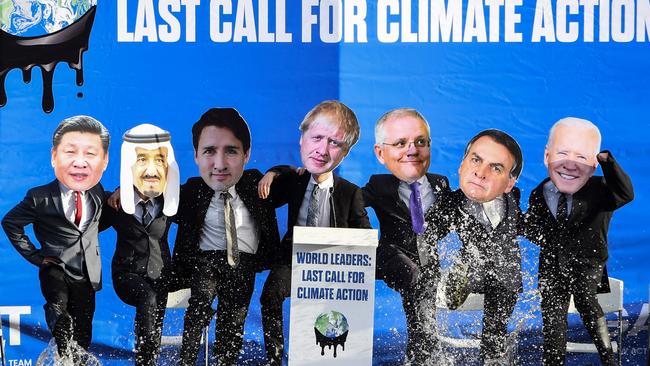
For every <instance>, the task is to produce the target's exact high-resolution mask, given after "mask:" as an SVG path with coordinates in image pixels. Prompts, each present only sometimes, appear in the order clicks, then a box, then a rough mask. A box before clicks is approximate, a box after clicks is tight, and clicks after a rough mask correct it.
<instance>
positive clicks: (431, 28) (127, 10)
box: [117, 0, 650, 43]
mask: <svg viewBox="0 0 650 366" xmlns="http://www.w3.org/2000/svg"><path fill="white" fill-rule="evenodd" d="M289 6H290V7H300V10H299V11H297V9H293V8H290V9H288V8H287V7H289ZM205 7H207V9H203V8H205ZM288 10H291V11H288ZM294 14H295V16H298V17H300V20H299V21H298V22H295V21H294V22H290V21H288V19H287V16H288V15H294ZM199 16H201V18H200V19H199ZM205 18H207V19H205ZM529 18H530V19H529ZM524 20H525V21H524ZM197 24H198V25H199V26H197ZM296 24H298V25H296ZM291 25H293V28H296V29H291ZM371 28H372V29H371ZM199 32H203V33H205V36H206V37H202V36H201V35H199V36H198V37H197V34H198V33H199ZM197 39H199V40H201V39H209V40H211V41H212V42H215V43H227V42H234V43H257V42H260V43H274V42H275V43H291V42H301V43H311V42H315V41H320V42H324V43H340V42H342V43H367V42H374V41H375V40H376V41H377V42H379V43H439V42H445V43H446V42H450V43H472V42H533V43H537V42H563V43H570V42H648V41H649V40H650V0H300V1H296V0H291V1H287V0H117V41H118V42H197Z"/></svg>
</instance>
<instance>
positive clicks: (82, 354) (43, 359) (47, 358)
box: [36, 338, 102, 366]
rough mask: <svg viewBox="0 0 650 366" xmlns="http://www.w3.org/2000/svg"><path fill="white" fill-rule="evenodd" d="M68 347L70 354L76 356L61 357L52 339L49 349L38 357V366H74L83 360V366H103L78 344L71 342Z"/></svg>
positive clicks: (48, 345)
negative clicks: (77, 361)
mask: <svg viewBox="0 0 650 366" xmlns="http://www.w3.org/2000/svg"><path fill="white" fill-rule="evenodd" d="M68 347H69V348H68V349H69V353H70V354H71V355H74V356H64V357H60V356H59V353H58V352H57V348H56V342H55V341H54V338H52V339H50V342H49V343H48V344H47V347H46V348H45V349H44V350H43V352H41V355H40V356H38V359H37V360H36V366H74V365H75V362H74V360H83V364H84V365H86V366H102V363H101V362H99V360H98V359H97V357H95V356H94V355H93V354H92V353H89V352H88V351H86V350H84V349H83V348H81V347H80V346H79V345H78V344H77V342H75V341H71V342H70V345H69V346H68Z"/></svg>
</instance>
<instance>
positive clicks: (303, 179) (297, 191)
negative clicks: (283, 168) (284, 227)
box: [289, 173, 311, 226]
mask: <svg viewBox="0 0 650 366" xmlns="http://www.w3.org/2000/svg"><path fill="white" fill-rule="evenodd" d="M310 177H311V175H310V174H309V173H305V174H303V175H297V176H296V185H295V187H294V190H293V195H292V196H291V201H292V202H290V203H289V205H290V207H292V206H293V207H294V208H295V210H293V212H291V213H290V214H291V217H290V218H289V225H291V226H295V225H296V221H298V215H299V214H300V206H301V205H302V200H303V199H304V197H305V192H306V191H307V185H309V178H310Z"/></svg>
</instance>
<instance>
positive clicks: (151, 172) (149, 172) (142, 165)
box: [131, 146, 169, 198]
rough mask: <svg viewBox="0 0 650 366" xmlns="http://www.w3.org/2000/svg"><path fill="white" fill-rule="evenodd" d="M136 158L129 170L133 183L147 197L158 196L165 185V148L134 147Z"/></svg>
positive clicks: (163, 190)
mask: <svg viewBox="0 0 650 366" xmlns="http://www.w3.org/2000/svg"><path fill="white" fill-rule="evenodd" d="M135 155H136V160H135V163H134V164H133V166H132V167H131V171H132V172H133V185H134V186H135V188H136V189H137V190H138V192H139V193H140V194H141V195H144V196H146V197H148V198H154V197H158V196H160V195H161V194H163V192H165V188H166V187H167V169H168V167H169V164H168V163H167V148H166V147H163V146H161V147H159V148H157V149H145V148H141V147H136V148H135Z"/></svg>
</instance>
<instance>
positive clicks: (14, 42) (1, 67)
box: [0, 5, 97, 113]
mask: <svg viewBox="0 0 650 366" xmlns="http://www.w3.org/2000/svg"><path fill="white" fill-rule="evenodd" d="M96 10H97V6H96V5H93V6H92V7H90V9H88V11H87V12H86V14H84V15H83V16H82V17H81V18H79V19H78V20H77V21H75V22H74V23H72V24H70V25H69V26H67V27H65V28H63V29H60V30H58V31H56V32H54V33H50V34H45V35H42V36H36V37H19V36H15V35H12V34H9V33H7V32H5V31H3V30H0V107H4V106H5V105H6V104H7V92H6V90H5V79H6V77H7V73H9V71H11V69H14V68H19V69H21V70H22V71H23V81H24V82H25V83H29V82H30V81H31V79H32V68H33V67H34V66H38V67H40V68H41V74H42V75H43V99H42V107H43V111H44V112H45V113H50V112H52V110H54V95H53V93H52V79H53V77H54V68H55V67H56V65H57V63H59V62H67V63H68V66H70V68H71V69H75V71H76V74H77V77H76V81H77V85H78V86H81V85H83V83H84V77H83V59H82V55H83V53H84V52H85V51H87V50H88V39H89V38H90V30H91V29H92V26H93V21H94V20H95V12H96Z"/></svg>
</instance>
